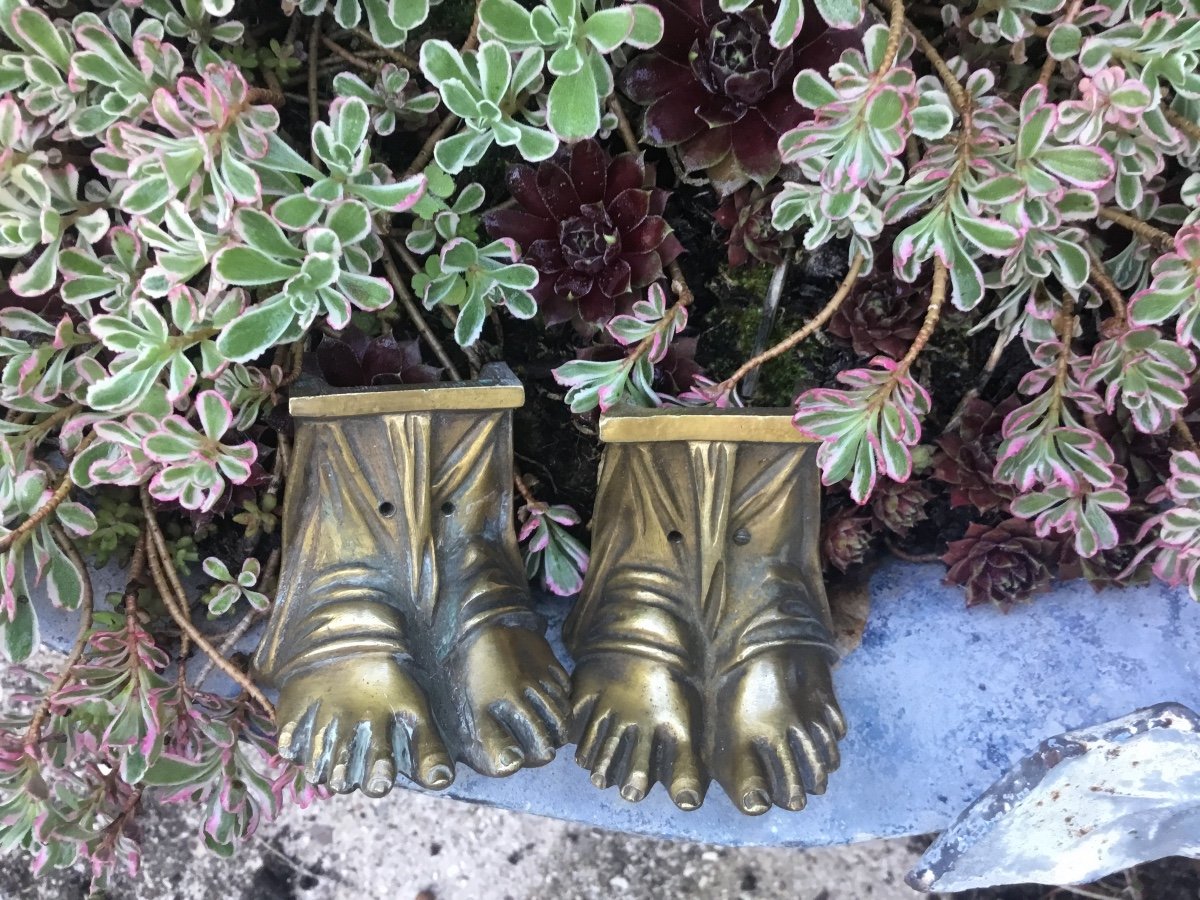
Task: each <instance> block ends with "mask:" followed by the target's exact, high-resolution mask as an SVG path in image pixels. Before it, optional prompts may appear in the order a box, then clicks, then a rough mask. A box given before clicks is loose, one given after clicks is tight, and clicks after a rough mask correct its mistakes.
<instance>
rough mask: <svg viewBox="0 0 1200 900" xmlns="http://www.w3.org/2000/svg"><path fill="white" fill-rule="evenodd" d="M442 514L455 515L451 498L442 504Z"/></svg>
mask: <svg viewBox="0 0 1200 900" xmlns="http://www.w3.org/2000/svg"><path fill="white" fill-rule="evenodd" d="M442 515H443V516H452V515H454V504H453V503H451V502H450V501H449V500H447V501H446V502H445V503H443V504H442Z"/></svg>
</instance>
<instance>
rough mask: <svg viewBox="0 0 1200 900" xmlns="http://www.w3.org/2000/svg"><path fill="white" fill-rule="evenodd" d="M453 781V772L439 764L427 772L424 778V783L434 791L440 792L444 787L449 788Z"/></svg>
mask: <svg viewBox="0 0 1200 900" xmlns="http://www.w3.org/2000/svg"><path fill="white" fill-rule="evenodd" d="M453 780H454V771H453V770H452V769H451V768H450V767H449V766H444V765H441V764H440V763H439V764H438V765H436V766H434V767H433V768H431V769H430V770H429V773H428V774H427V775H426V777H425V783H426V784H427V785H429V787H431V788H434V789H435V790H439V791H440V790H441V789H442V788H444V787H449V786H450V782H452V781H453Z"/></svg>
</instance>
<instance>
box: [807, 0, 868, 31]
mask: <svg viewBox="0 0 1200 900" xmlns="http://www.w3.org/2000/svg"><path fill="white" fill-rule="evenodd" d="M814 2H815V4H816V7H817V12H819V13H820V14H821V18H822V19H824V20H825V21H826V22H827V23H828V24H829V27H830V28H841V29H845V28H853V27H854V26H856V25H857V24H858V23H859V22H861V21H862V17H863V7H862V3H861V2H860V0H814Z"/></svg>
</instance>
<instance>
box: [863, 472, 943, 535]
mask: <svg viewBox="0 0 1200 900" xmlns="http://www.w3.org/2000/svg"><path fill="white" fill-rule="evenodd" d="M932 499H933V491H931V490H930V489H929V486H928V485H927V484H926V483H925V482H924V481H921V480H918V479H916V478H910V479H909V480H908V481H892V480H891V479H884V480H883V481H881V482H880V483H879V484H878V485H877V486H876V488H875V491H874V492H873V493H872V494H871V512H872V513H873V514H874V515H875V521H877V522H878V523H879V524H880V525H882V526H883V527H884V528H886V529H888V531H891V532H894V533H895V534H898V535H900V536H901V537H903V536H904V535H906V534H908V533H909V532H910V531H912V528H913V526H914V525H916V524H917V523H918V522H923V521H925V520H926V519H928V518H929V513H928V512H926V510H925V507H926V505H927V504H928V503H929V501H930V500H932Z"/></svg>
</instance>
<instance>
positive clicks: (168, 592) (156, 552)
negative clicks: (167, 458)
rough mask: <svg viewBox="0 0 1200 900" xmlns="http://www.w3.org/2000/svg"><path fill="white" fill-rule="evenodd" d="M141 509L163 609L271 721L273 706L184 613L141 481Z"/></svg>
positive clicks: (180, 587) (180, 593) (182, 597)
mask: <svg viewBox="0 0 1200 900" xmlns="http://www.w3.org/2000/svg"><path fill="white" fill-rule="evenodd" d="M141 495H142V511H143V512H144V513H145V515H146V529H147V534H148V537H147V545H148V546H147V551H146V556H147V560H148V562H149V564H150V574H151V576H152V577H153V579H154V585H155V587H156V589H157V590H158V593H159V595H160V597H161V598H162V601H163V605H164V606H166V607H167V612H169V613H170V614H171V618H172V619H174V620H175V624H176V625H178V626H179V628H180V629H181V630H182V631H183V633H184V634H186V635H187V636H188V637H189V638H191V640H192V643H194V644H195V645H196V646H197V647H199V648H200V649H201V650H203V651H204V652H205V653H206V654H207V655H208V658H209V659H211V660H212V661H213V664H214V665H216V667H217V668H218V669H220V670H221V671H222V672H224V673H225V674H226V675H228V676H229V677H230V678H231V679H232V680H233V682H234V683H235V684H237V685H238V686H239V687H241V688H242V690H244V691H245V692H246V693H247V694H249V695H250V696H251V697H253V698H254V700H255V702H256V703H258V705H259V706H261V707H262V709H263V711H264V712H266V714H267V716H268V717H269V718H270V719H271V721H272V722H274V721H275V707H274V706H273V705H272V704H271V701H270V700H268V699H267V698H266V695H264V694H263V692H262V691H260V690H259V689H258V687H257V685H255V684H254V682H253V681H252V680H251V679H250V678H249V676H247V675H246V673H245V672H243V671H241V670H240V669H238V667H237V666H235V665H234V664H233V663H231V662H230V661H229V660H228V659H226V658H225V657H224V656H223V655H222V654H221V653H220V651H219V650H217V648H216V647H214V646H213V645H212V642H211V641H209V639H208V638H207V637H205V636H204V635H203V634H202V633H201V632H200V629H198V628H197V627H196V626H195V625H194V624H193V623H192V620H191V619H190V618H189V617H188V614H187V606H186V604H187V595H186V594H185V593H184V590H183V585H182V584H180V582H179V574H178V573H177V572H176V571H175V566H174V564H173V563H172V562H171V556H170V554H169V552H168V551H167V541H166V539H165V538H164V537H163V533H162V530H161V529H160V528H159V527H158V517H157V514H156V513H155V511H154V504H153V501H152V499H151V497H150V491H149V490H148V489H147V488H146V486H145V485H142V489H141Z"/></svg>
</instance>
